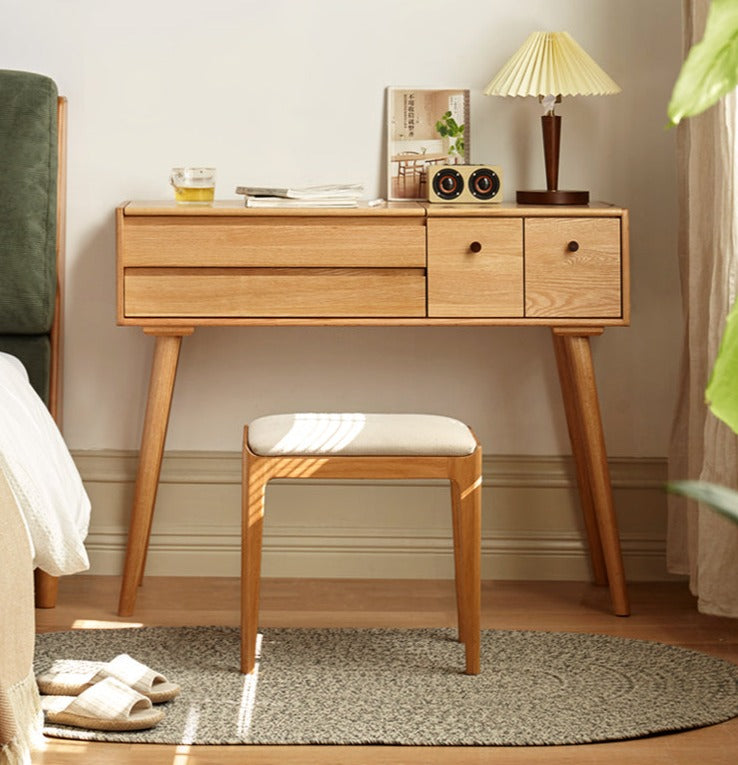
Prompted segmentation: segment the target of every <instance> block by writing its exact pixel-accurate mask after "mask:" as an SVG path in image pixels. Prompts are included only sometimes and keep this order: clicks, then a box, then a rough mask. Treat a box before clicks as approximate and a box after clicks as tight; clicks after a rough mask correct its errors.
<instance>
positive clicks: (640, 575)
mask: <svg viewBox="0 0 738 765" xmlns="http://www.w3.org/2000/svg"><path fill="white" fill-rule="evenodd" d="M73 457H74V459H75V462H76V464H77V467H78V468H79V471H80V474H81V476H82V479H83V481H84V483H85V486H86V488H87V491H88V493H89V495H90V498H91V500H92V506H93V513H92V521H91V524H90V533H89V536H88V539H87V548H88V551H89V554H90V561H91V573H96V574H119V573H120V572H121V570H122V566H123V558H124V554H125V544H126V535H127V527H128V520H127V519H128V513H129V512H130V505H131V502H132V498H133V485H134V482H135V476H136V466H137V459H138V458H137V454H136V452H127V451H126V452H124V451H108V450H105V451H102V450H101V451H76V452H74V453H73ZM610 471H611V477H612V484H613V493H614V496H615V505H616V509H617V512H618V518H619V522H620V530H621V543H622V549H623V558H624V562H625V568H626V574H627V576H628V578H629V579H631V580H633V581H635V580H668V579H673V578H674V577H672V576H671V575H669V574H667V573H666V563H665V538H666V497H665V494H664V491H663V484H664V482H665V480H666V461H665V460H664V459H660V458H614V459H611V460H610ZM483 473H484V499H483V503H484V505H483V513H484V522H483V534H482V572H483V576H484V578H485V579H523V580H524V579H565V580H566V579H568V580H586V579H588V578H589V577H590V571H589V563H588V556H587V547H586V539H585V536H584V532H583V525H582V521H581V517H580V513H579V510H578V500H577V495H576V481H575V471H574V466H573V462H572V460H571V458H570V457H564V456H553V457H551V456H509V455H504V456H494V455H488V456H486V457H485V459H484V465H483ZM240 484H241V461H240V454H239V453H237V452H168V453H166V454H165V457H164V462H163V465H162V473H161V482H160V487H159V495H158V500H157V508H156V513H155V517H154V526H153V530H152V535H151V544H150V548H149V555H148V563H147V573H149V574H155V575H162V576H203V575H204V573H205V572H207V574H206V575H209V576H238V575H239V559H240ZM268 492H269V493H268V499H267V519H266V524H265V532H264V561H263V573H264V575H265V576H275V577H279V576H288V577H292V576H306V577H352V578H361V577H366V578H373V577H382V578H452V577H453V554H452V549H451V539H450V525H449V524H450V518H449V515H450V514H449V496H448V488H447V486H446V485H444V483H443V482H440V481H407V482H405V481H403V482H400V483H396V482H393V481H360V480H340V481H339V480H332V481H295V480H292V481H290V480H285V481H275V482H274V483H273V484H270V488H269V490H268Z"/></svg>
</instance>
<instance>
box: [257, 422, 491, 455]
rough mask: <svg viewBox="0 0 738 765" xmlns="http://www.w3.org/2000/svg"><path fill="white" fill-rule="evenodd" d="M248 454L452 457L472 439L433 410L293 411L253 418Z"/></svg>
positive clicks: (468, 448)
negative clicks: (371, 411) (380, 411)
mask: <svg viewBox="0 0 738 765" xmlns="http://www.w3.org/2000/svg"><path fill="white" fill-rule="evenodd" d="M248 444H249V448H250V449H251V451H252V452H254V454H259V455H262V456H266V457H274V456H278V455H314V454H331V455H345V456H360V455H363V456H371V455H384V456H394V455H397V456H401V455H415V456H452V457H459V456H463V455H467V454H472V453H473V452H474V450H475V449H476V447H477V441H476V439H475V438H474V435H473V434H472V432H471V431H470V430H469V428H468V427H467V426H466V425H465V424H464V423H463V422H460V421H459V420H455V419H453V418H452V417H443V416H441V415H435V414H363V413H350V412H344V413H337V412H330V413H310V412H304V413H297V414H274V415H268V416H266V417H259V418H258V419H256V420H254V421H253V422H252V423H251V424H250V425H249V431H248Z"/></svg>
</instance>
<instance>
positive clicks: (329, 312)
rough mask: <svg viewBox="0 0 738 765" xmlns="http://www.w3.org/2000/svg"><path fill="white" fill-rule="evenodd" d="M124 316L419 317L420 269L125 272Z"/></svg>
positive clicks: (422, 284)
mask: <svg viewBox="0 0 738 765" xmlns="http://www.w3.org/2000/svg"><path fill="white" fill-rule="evenodd" d="M123 289H124V295H123V305H124V314H125V316H127V317H153V318H155V317H189V316H192V317H228V318H236V317H258V316H274V317H276V316H282V317H302V316H310V317H342V316H357V317H359V316H370V317H371V316H425V270H424V269H422V268H127V269H126V270H125V273H124V287H123Z"/></svg>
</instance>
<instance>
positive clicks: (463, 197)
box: [428, 165, 502, 203]
mask: <svg viewBox="0 0 738 765" xmlns="http://www.w3.org/2000/svg"><path fill="white" fill-rule="evenodd" d="M428 201H429V202H447V203H448V202H464V203H469V202H502V171H501V170H500V168H499V167H494V166H491V165H438V166H437V167H434V168H433V169H432V170H430V172H429V174H428Z"/></svg>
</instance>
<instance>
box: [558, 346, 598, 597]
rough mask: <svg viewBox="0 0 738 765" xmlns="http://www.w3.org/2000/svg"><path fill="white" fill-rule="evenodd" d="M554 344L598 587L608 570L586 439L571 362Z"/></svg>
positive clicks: (593, 574)
mask: <svg viewBox="0 0 738 765" xmlns="http://www.w3.org/2000/svg"><path fill="white" fill-rule="evenodd" d="M553 342H554V351H555V353H556V364H557V367H558V371H559V383H560V385H561V396H562V398H563V400H564V411H565V413H566V423H567V425H568V428H569V440H570V441H571V445H572V454H573V455H574V466H575V469H576V476H577V485H578V486H579V501H580V504H581V507H582V515H583V517H584V528H585V530H586V532H587V541H588V543H589V559H590V563H591V566H592V577H593V578H594V581H595V584H598V585H606V584H607V570H606V568H605V558H604V556H603V554H602V540H601V539H600V531H599V528H598V526H597V515H596V514H595V507H594V500H593V498H592V487H591V486H590V482H589V467H588V464H587V459H586V456H585V450H584V446H583V438H584V436H583V434H582V429H581V426H580V424H579V416H578V412H577V403H576V394H575V390H574V385H573V382H572V377H571V374H572V373H571V368H570V366H569V358H568V355H567V352H566V348H565V347H564V340H563V338H562V337H561V335H557V334H556V333H554V335H553Z"/></svg>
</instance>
